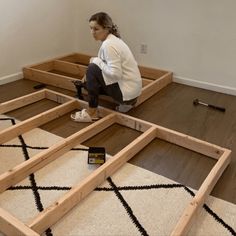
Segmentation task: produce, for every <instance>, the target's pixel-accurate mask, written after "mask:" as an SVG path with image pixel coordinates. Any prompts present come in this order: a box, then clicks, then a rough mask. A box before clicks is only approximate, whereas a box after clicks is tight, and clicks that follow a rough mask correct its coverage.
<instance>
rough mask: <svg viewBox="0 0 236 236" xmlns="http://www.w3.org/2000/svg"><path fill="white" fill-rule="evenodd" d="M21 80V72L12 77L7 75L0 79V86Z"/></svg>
mask: <svg viewBox="0 0 236 236" xmlns="http://www.w3.org/2000/svg"><path fill="white" fill-rule="evenodd" d="M22 78H23V73H22V72H19V73H16V74H12V75H7V76H4V77H0V85H2V84H7V83H10V82H13V81H16V80H19V79H22Z"/></svg>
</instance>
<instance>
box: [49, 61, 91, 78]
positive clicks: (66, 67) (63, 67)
mask: <svg viewBox="0 0 236 236" xmlns="http://www.w3.org/2000/svg"><path fill="white" fill-rule="evenodd" d="M87 68H88V67H87V66H85V65H80V64H75V63H71V62H67V61H59V60H56V61H54V67H53V69H54V70H58V71H62V72H65V73H70V74H75V75H78V76H79V77H81V78H82V77H83V76H84V75H85V73H86V71H87Z"/></svg>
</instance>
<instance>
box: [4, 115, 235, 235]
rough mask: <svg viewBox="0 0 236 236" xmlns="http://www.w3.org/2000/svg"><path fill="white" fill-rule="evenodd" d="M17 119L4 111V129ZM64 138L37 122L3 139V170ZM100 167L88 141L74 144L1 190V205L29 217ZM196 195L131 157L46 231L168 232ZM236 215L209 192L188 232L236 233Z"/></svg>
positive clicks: (133, 233)
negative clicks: (93, 160) (89, 152)
mask: <svg viewBox="0 0 236 236" xmlns="http://www.w3.org/2000/svg"><path fill="white" fill-rule="evenodd" d="M15 122H16V121H15V119H13V118H9V117H6V116H3V115H1V116H0V130H3V129H5V128H7V127H9V126H11V125H14V124H15ZM60 140H62V138H61V137H58V136H56V135H53V134H51V133H48V132H46V131H43V130H41V129H38V128H37V129H33V130H32V131H30V132H27V133H25V134H23V135H21V136H19V137H17V138H15V139H13V140H11V141H9V142H7V143H4V144H2V145H0V163H1V165H0V174H2V173H4V172H5V171H7V170H9V169H11V168H12V167H14V166H16V165H17V164H19V163H21V162H23V161H25V160H27V159H29V158H31V157H32V156H34V155H35V154H37V153H39V152H41V151H42V150H45V149H47V148H48V147H50V146H52V145H53V144H55V143H56V142H58V141H60ZM95 168H97V166H92V165H88V164H87V151H86V150H85V147H82V146H78V147H75V148H73V149H72V150H71V151H70V152H68V153H67V154H65V155H63V156H62V157H60V158H58V159H57V160H55V161H54V162H52V163H50V164H49V165H47V166H46V167H44V168H43V169H41V170H39V171H37V172H36V173H34V174H31V175H30V176H29V177H28V178H26V179H25V180H23V181H21V182H20V183H18V184H17V185H15V186H12V187H10V188H9V189H8V190H7V191H5V192H4V193H2V194H0V207H2V208H3V209H5V210H7V211H9V212H10V213H11V214H12V215H14V216H15V217H17V218H18V219H20V220H21V221H23V222H25V223H27V222H28V221H30V220H31V219H33V218H34V217H35V216H36V215H37V214H38V213H39V212H40V211H43V210H44V209H45V208H47V207H48V206H50V205H51V204H52V203H53V202H54V201H56V200H57V199H58V198H60V197H61V196H63V194H65V193H66V192H67V191H69V190H70V189H71V187H72V186H74V185H75V184H77V183H78V182H79V181H81V180H82V179H84V178H85V177H86V176H88V175H89V174H90V173H92V171H93V170H94V169H95ZM193 196H194V190H192V189H190V188H188V187H187V186H183V185H181V184H179V183H176V182H174V181H172V180H170V179H167V178H165V177H163V176H160V175H157V174H154V173H152V172H150V171H147V170H144V169H142V168H139V167H136V166H134V165H131V164H128V163H126V164H125V165H124V166H123V167H122V168H121V169H120V170H119V171H118V172H117V173H116V174H114V175H113V176H111V177H110V178H108V179H107V181H105V183H104V184H102V185H101V186H99V187H98V188H96V189H95V190H94V191H93V192H92V193H91V194H89V196H88V197H87V198H86V199H84V200H83V201H82V202H81V203H80V204H78V206H76V207H75V208H74V209H72V210H71V211H70V212H69V213H68V214H67V215H66V216H65V217H63V218H62V219H61V220H60V221H59V222H58V223H56V224H55V225H53V226H51V227H50V228H49V229H47V231H46V232H45V233H44V234H45V235H55V236H57V235H58V236H62V235H83V236H84V235H94V236H95V235H96V236H97V235H104V236H105V235H169V234H170V232H171V230H172V229H173V227H174V226H175V224H176V223H177V221H178V219H179V217H180V215H181V214H182V212H183V210H184V208H185V207H186V206H187V204H188V202H189V201H190V200H191V198H192V197H193ZM235 216H236V206H235V205H234V204H232V203H229V202H225V201H222V200H220V199H217V198H214V197H211V196H210V197H209V198H208V200H207V202H206V204H204V206H203V208H202V210H201V211H200V212H199V214H198V216H197V217H196V219H195V221H194V224H193V226H192V228H191V230H190V232H189V235H214V236H215V235H236V231H235V228H236V217H235ZM0 231H1V230H0ZM0 235H1V233H0Z"/></svg>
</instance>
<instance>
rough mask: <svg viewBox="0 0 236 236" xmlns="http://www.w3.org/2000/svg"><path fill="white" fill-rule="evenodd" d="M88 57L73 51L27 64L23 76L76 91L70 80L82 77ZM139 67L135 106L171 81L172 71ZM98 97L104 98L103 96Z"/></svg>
mask: <svg viewBox="0 0 236 236" xmlns="http://www.w3.org/2000/svg"><path fill="white" fill-rule="evenodd" d="M90 58H91V56H89V55H84V54H79V53H75V54H71V55H67V56H65V57H61V58H57V59H56V60H52V61H46V62H42V63H41V64H37V65H33V66H28V67H25V68H23V73H24V78H25V79H30V80H34V81H38V82H40V83H44V84H48V85H52V86H56V87H59V88H64V89H68V90H71V91H76V88H75V86H74V84H73V83H72V81H74V80H76V79H82V77H83V76H84V75H85V73H86V70H87V66H88V64H89V59H90ZM139 69H140V73H141V77H142V78H143V88H142V93H141V95H140V96H139V98H138V101H137V103H136V105H135V106H138V105H140V104H141V103H143V102H144V101H146V100H147V99H148V98H150V97H151V96H153V95H154V94H155V93H157V92H158V91H159V90H161V89H162V88H164V87H165V86H167V85H168V84H169V83H171V82H172V72H169V71H164V70H159V69H154V68H148V67H144V66H139ZM106 97H107V96H106ZM100 98H102V99H104V96H101V97H100ZM108 101H112V99H108Z"/></svg>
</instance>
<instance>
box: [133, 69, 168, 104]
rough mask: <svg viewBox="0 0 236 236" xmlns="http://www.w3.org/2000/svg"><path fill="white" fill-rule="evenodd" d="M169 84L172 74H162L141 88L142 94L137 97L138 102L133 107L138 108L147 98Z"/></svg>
mask: <svg viewBox="0 0 236 236" xmlns="http://www.w3.org/2000/svg"><path fill="white" fill-rule="evenodd" d="M171 82H172V72H168V73H167V74H164V75H163V76H162V77H160V78H159V79H157V80H155V81H153V82H152V83H150V84H148V85H146V86H145V87H143V88H142V93H141V95H140V96H139V97H138V101H137V103H136V104H135V107H137V106H139V105H140V104H141V103H143V102H144V101H146V100H147V99H148V98H150V97H151V96H153V95H154V94H155V93H157V92H158V91H159V90H161V89H162V88H164V87H165V86H167V85H168V84H169V83H171Z"/></svg>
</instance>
